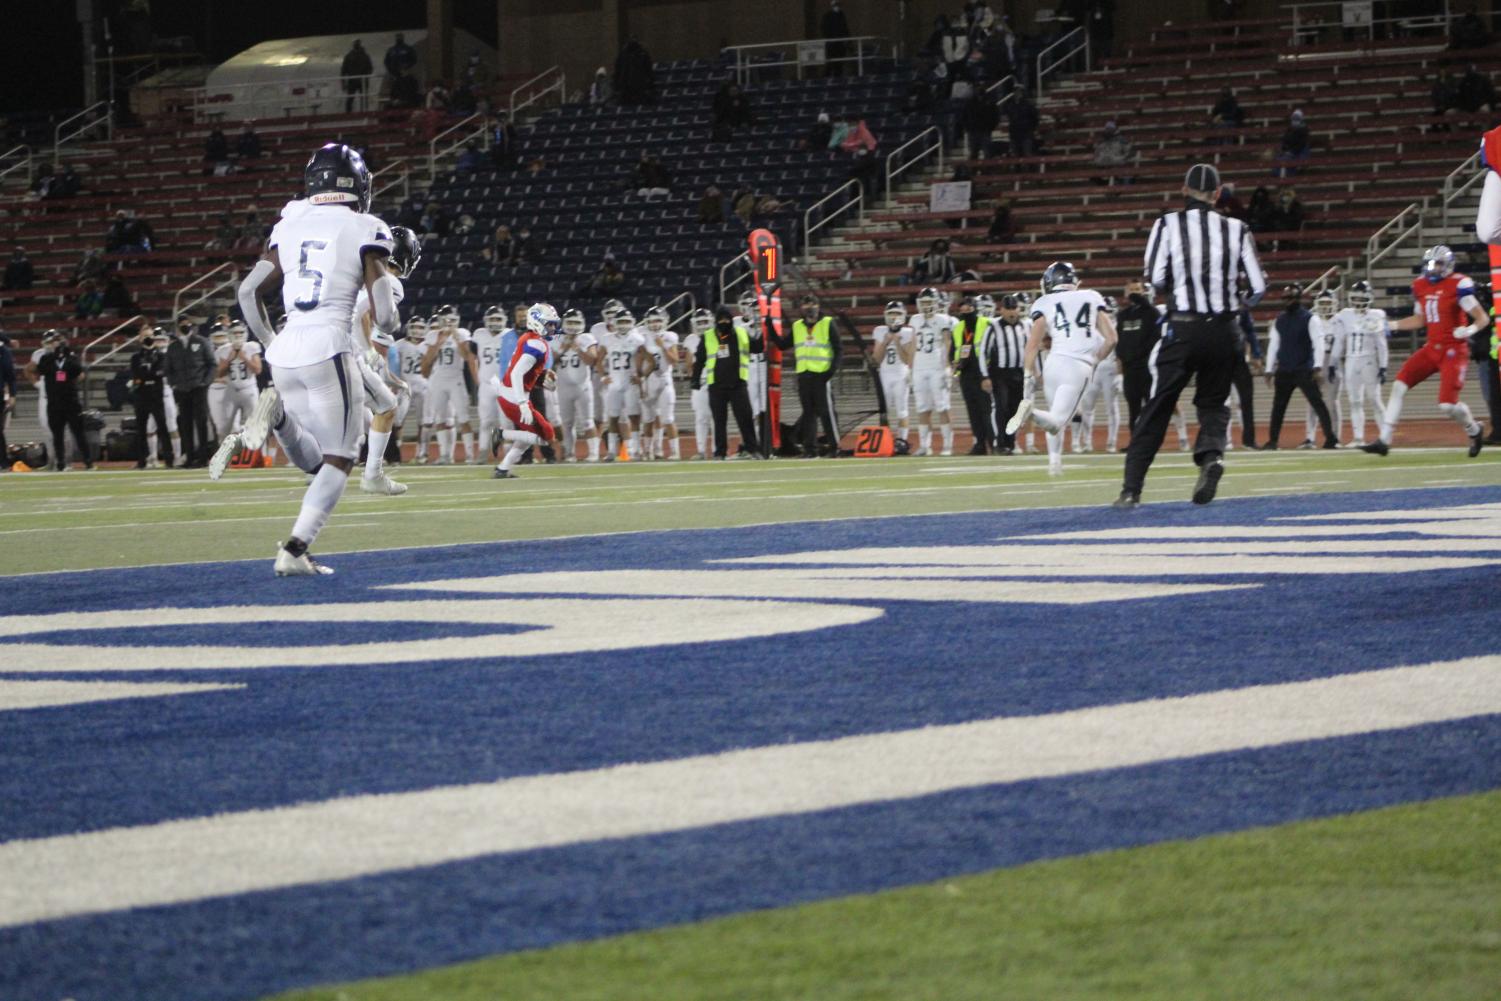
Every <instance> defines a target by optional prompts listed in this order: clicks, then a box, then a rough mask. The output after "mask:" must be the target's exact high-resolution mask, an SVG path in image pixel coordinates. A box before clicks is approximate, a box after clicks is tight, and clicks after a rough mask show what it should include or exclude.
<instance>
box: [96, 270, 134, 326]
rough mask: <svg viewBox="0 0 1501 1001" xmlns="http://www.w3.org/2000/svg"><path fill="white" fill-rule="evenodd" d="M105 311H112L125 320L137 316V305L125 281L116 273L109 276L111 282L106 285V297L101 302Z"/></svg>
mask: <svg viewBox="0 0 1501 1001" xmlns="http://www.w3.org/2000/svg"><path fill="white" fill-rule="evenodd" d="M100 301H101V304H102V305H103V306H104V308H105V309H112V310H114V311H115V315H116V316H118V317H119V318H120V319H122V320H124V319H127V318H128V317H130V316H132V315H134V314H135V311H136V303H135V300H134V299H132V298H131V297H130V290H129V289H127V288H126V287H125V279H124V278H122V277H121V276H120V272H118V271H116V272H114V273H113V274H111V275H110V276H109V281H107V282H105V283H104V295H103V298H102V299H101V300H100Z"/></svg>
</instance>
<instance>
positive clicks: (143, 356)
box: [130, 348, 167, 397]
mask: <svg viewBox="0 0 1501 1001" xmlns="http://www.w3.org/2000/svg"><path fill="white" fill-rule="evenodd" d="M130 379H131V381H132V382H134V383H135V384H136V392H137V393H142V394H145V395H146V396H149V397H157V396H161V395H162V387H163V386H165V385H166V383H167V355H166V352H164V351H157V350H156V349H154V348H152V349H147V348H142V349H141V350H139V351H137V352H136V353H135V354H133V355H131V356H130Z"/></svg>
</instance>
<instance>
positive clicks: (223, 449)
mask: <svg viewBox="0 0 1501 1001" xmlns="http://www.w3.org/2000/svg"><path fill="white" fill-rule="evenodd" d="M239 450H240V435H239V434H238V433H237V432H233V431H232V432H230V433H229V434H227V435H225V436H224V437H223V438H220V439H219V447H218V448H217V449H216V450H215V451H214V457H213V458H212V459H210V460H208V478H209V479H211V480H217V479H218V478H219V477H221V476H223V475H224V470H226V469H228V468H229V463H230V460H232V459H233V458H234V457H235V453H236V452H238V451H239Z"/></svg>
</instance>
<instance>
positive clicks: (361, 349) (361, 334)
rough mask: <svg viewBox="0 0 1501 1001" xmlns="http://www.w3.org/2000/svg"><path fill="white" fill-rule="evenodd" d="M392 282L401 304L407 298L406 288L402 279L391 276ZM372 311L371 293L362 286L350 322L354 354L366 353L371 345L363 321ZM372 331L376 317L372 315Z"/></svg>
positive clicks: (351, 349)
mask: <svg viewBox="0 0 1501 1001" xmlns="http://www.w3.org/2000/svg"><path fill="white" fill-rule="evenodd" d="M391 283H392V285H393V286H394V291H395V293H396V304H397V305H398V306H399V305H401V300H402V299H405V298H406V289H405V288H404V287H403V286H402V284H401V279H400V278H397V277H396V276H395V275H392V276H391ZM368 312H370V293H369V292H367V291H366V290H365V286H364V285H361V286H360V294H359V295H357V296H355V297H354V320H353V321H352V322H351V323H350V324H349V350H350V351H351V352H353V353H354V354H364V353H365V349H366V348H368V347H369V346H370V345H369V344H368V343H366V340H365V330H364V324H363V323H362V322H361V321H362V320H363V318H364V316H365V314H366V313H368ZM370 332H371V333H374V332H375V317H374V316H371V317H370Z"/></svg>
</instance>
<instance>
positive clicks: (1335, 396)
mask: <svg viewBox="0 0 1501 1001" xmlns="http://www.w3.org/2000/svg"><path fill="white" fill-rule="evenodd" d="M1338 315H1339V297H1338V296H1337V295H1335V294H1334V290H1333V289H1327V288H1326V289H1325V290H1324V291H1322V292H1320V293H1319V294H1318V295H1316V296H1315V297H1314V300H1313V316H1312V317H1310V318H1309V320H1308V336H1309V337H1321V338H1323V342H1322V343H1323V345H1324V355H1323V358H1324V385H1326V386H1328V387H1329V392H1328V396H1327V397H1326V403H1327V404H1328V405H1329V416H1330V418H1331V419H1332V420H1333V422H1334V430H1335V431H1336V432H1337V431H1339V429H1340V425H1341V424H1343V423H1344V421H1345V413H1344V406H1343V404H1341V403H1340V400H1339V377H1340V375H1341V374H1343V372H1344V355H1345V343H1344V337H1343V333H1344V325H1343V324H1341V323H1336V322H1334V318H1335V317H1336V316H1338ZM1307 409H1308V416H1307V417H1305V418H1304V421H1303V426H1304V430H1305V435H1304V439H1303V443H1302V444H1300V445H1299V446H1298V447H1299V448H1313V435H1314V432H1315V431H1317V430H1318V426H1319V418H1318V415H1317V414H1315V413H1314V411H1313V407H1308V408H1307Z"/></svg>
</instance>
